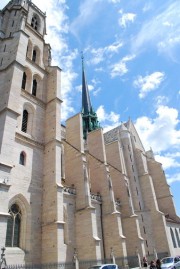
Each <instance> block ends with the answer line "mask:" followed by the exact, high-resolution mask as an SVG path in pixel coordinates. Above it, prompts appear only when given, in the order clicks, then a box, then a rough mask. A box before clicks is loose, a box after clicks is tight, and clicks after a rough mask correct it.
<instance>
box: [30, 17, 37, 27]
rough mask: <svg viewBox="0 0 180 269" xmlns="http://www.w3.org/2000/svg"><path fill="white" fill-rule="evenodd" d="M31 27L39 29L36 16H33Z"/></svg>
mask: <svg viewBox="0 0 180 269" xmlns="http://www.w3.org/2000/svg"><path fill="white" fill-rule="evenodd" d="M31 26H32V27H33V28H34V29H35V30H37V29H38V20H37V17H36V16H33V17H32V20H31Z"/></svg>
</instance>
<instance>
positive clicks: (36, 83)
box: [32, 74, 43, 99]
mask: <svg viewBox="0 0 180 269" xmlns="http://www.w3.org/2000/svg"><path fill="white" fill-rule="evenodd" d="M42 90H43V89H42V78H41V77H40V76H39V75H38V74H34V76H33V83H32V95H34V96H36V97H37V98H39V99H42Z"/></svg>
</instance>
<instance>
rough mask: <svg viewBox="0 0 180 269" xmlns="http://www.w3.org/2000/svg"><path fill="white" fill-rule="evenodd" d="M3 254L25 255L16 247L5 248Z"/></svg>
mask: <svg viewBox="0 0 180 269" xmlns="http://www.w3.org/2000/svg"><path fill="white" fill-rule="evenodd" d="M5 254H7V255H8V254H23V255H25V251H24V250H22V249H21V248H18V247H6V251H5Z"/></svg>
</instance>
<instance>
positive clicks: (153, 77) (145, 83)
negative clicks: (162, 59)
mask: <svg viewBox="0 0 180 269" xmlns="http://www.w3.org/2000/svg"><path fill="white" fill-rule="evenodd" d="M164 77H165V74H164V73H162V72H154V73H152V74H150V75H147V76H145V77H142V76H138V77H137V79H135V80H134V82H133V85H134V87H136V88H139V89H140V92H139V97H140V98H144V97H145V96H146V95H147V94H148V93H149V92H151V91H154V90H155V89H157V88H158V87H159V85H160V84H161V82H162V81H163V80H164Z"/></svg>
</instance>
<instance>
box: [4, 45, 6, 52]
mask: <svg viewBox="0 0 180 269" xmlns="http://www.w3.org/2000/svg"><path fill="white" fill-rule="evenodd" d="M5 51H6V44H5V45H4V52H5Z"/></svg>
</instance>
